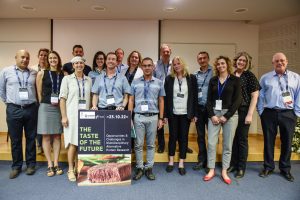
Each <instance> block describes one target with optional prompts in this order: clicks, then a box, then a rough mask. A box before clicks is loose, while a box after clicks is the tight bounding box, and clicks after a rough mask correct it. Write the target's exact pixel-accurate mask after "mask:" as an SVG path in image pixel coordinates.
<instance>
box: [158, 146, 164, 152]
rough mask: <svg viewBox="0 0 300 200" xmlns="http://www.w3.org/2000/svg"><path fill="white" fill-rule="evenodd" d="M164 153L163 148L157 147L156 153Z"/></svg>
mask: <svg viewBox="0 0 300 200" xmlns="http://www.w3.org/2000/svg"><path fill="white" fill-rule="evenodd" d="M164 151H165V148H164V147H158V150H157V153H163V152H164Z"/></svg>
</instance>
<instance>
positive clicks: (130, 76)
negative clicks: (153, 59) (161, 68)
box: [125, 67, 138, 83]
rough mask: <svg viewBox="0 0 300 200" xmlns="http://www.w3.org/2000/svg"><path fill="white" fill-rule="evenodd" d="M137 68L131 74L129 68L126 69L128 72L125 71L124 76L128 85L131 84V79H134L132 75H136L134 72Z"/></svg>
mask: <svg viewBox="0 0 300 200" xmlns="http://www.w3.org/2000/svg"><path fill="white" fill-rule="evenodd" d="M137 68H138V67H136V68H135V70H134V71H133V72H132V74H130V73H129V68H128V70H127V72H126V74H125V76H126V78H127V80H128V82H129V83H131V82H132V80H133V78H134V75H135V73H136V71H137Z"/></svg>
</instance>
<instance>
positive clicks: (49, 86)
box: [36, 51, 63, 177]
mask: <svg viewBox="0 0 300 200" xmlns="http://www.w3.org/2000/svg"><path fill="white" fill-rule="evenodd" d="M48 62H49V66H50V67H49V68H48V69H46V70H42V71H39V72H38V74H37V78H36V87H37V95H38V100H39V102H40V106H39V113H38V128H37V132H38V134H41V135H42V136H43V142H42V144H43V150H44V154H45V156H46V158H47V161H48V171H47V176H49V177H50V176H54V175H55V173H56V174H58V175H61V174H63V170H62V169H61V168H60V167H59V165H58V158H59V153H60V146H61V133H62V132H63V130H62V125H61V113H60V109H59V106H58V105H59V100H58V96H59V91H60V85H61V82H62V79H63V73H62V71H61V67H62V65H61V59H60V56H59V55H58V53H57V52H55V51H51V52H50V53H49V56H48ZM51 137H52V138H53V145H52V146H53V154H54V163H52V160H51V142H50V140H51Z"/></svg>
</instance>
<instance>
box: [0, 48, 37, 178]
mask: <svg viewBox="0 0 300 200" xmlns="http://www.w3.org/2000/svg"><path fill="white" fill-rule="evenodd" d="M15 59H16V65H12V66H9V67H6V68H4V69H3V70H2V71H1V73H0V97H1V100H2V101H3V102H4V103H5V104H6V122H7V128H8V133H9V136H10V140H11V150H12V162H13V163H12V166H11V168H12V170H11V172H10V174H9V178H10V179H13V178H16V177H17V176H18V175H19V174H20V173H21V171H22V164H23V152H22V151H23V150H22V138H23V129H24V132H25V138H26V151H25V158H26V165H27V169H26V174H27V175H33V174H34V173H35V165H36V145H35V137H36V128H37V111H38V106H37V103H36V102H37V99H36V89H35V88H36V87H35V79H36V74H37V71H35V70H29V69H28V64H29V60H30V55H29V53H28V51H26V50H19V51H17V53H16V56H15Z"/></svg>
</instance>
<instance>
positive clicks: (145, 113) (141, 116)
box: [128, 58, 165, 180]
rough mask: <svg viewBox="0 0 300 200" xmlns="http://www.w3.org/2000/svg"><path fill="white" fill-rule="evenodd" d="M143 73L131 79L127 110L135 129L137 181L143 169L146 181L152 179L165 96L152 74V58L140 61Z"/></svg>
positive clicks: (135, 176) (161, 126) (161, 85)
mask: <svg viewBox="0 0 300 200" xmlns="http://www.w3.org/2000/svg"><path fill="white" fill-rule="evenodd" d="M141 68H142V70H143V73H144V75H143V76H142V77H140V78H138V79H135V80H133V82H132V84H131V94H130V97H129V103H128V110H130V111H134V113H135V115H134V127H135V131H136V139H135V145H134V146H135V155H136V168H137V170H136V173H135V175H134V177H133V179H134V180H139V179H140V178H141V177H142V176H143V174H144V169H145V175H146V177H147V178H148V179H149V180H155V175H154V174H153V172H152V168H153V165H154V154H155V136H156V130H157V129H161V128H163V117H164V96H165V90H164V86H163V82H162V81H161V80H159V79H157V78H155V77H153V76H152V73H153V69H154V64H153V61H152V59H151V58H144V59H143V61H142V67H141ZM145 138H146V145H147V156H146V158H147V161H146V164H145V165H144V162H143V146H144V139H145Z"/></svg>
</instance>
